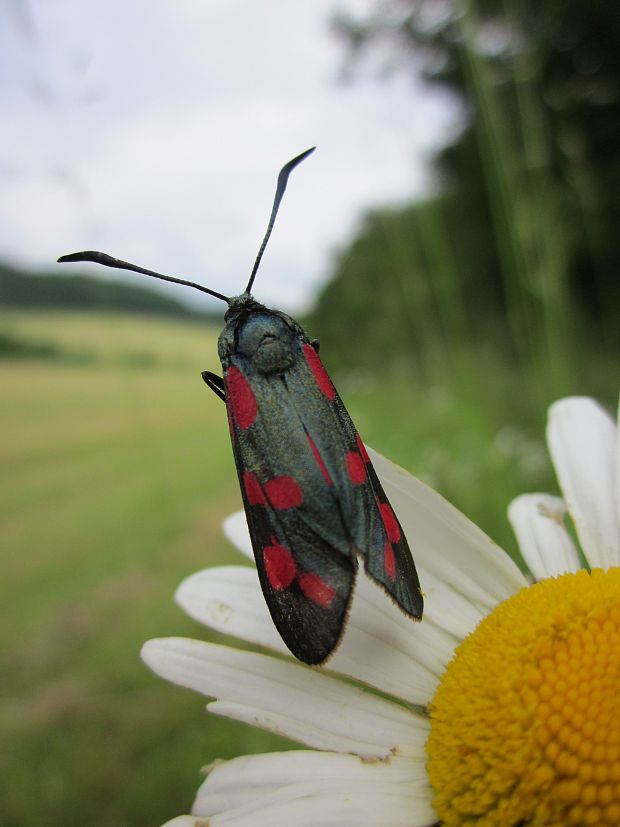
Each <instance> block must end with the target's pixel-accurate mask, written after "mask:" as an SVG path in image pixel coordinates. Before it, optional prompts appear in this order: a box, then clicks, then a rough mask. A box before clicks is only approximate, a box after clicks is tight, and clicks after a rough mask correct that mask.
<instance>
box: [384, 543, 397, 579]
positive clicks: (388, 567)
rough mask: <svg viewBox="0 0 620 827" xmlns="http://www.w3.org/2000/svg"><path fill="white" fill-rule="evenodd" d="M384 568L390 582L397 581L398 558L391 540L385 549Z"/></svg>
mask: <svg viewBox="0 0 620 827" xmlns="http://www.w3.org/2000/svg"><path fill="white" fill-rule="evenodd" d="M383 567H384V568H385V573H386V574H387V576H388V577H389V578H390V580H396V558H395V557H394V549H393V548H392V544H391V543H390V541H389V540H388V542H387V543H386V544H385V548H384V549H383Z"/></svg>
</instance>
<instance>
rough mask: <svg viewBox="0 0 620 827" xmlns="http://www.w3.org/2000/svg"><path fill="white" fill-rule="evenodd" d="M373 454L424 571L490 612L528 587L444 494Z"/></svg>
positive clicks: (502, 556) (502, 555)
mask: <svg viewBox="0 0 620 827" xmlns="http://www.w3.org/2000/svg"><path fill="white" fill-rule="evenodd" d="M368 453H369V454H370V457H371V459H372V462H373V465H374V467H375V470H376V472H377V474H378V475H379V478H380V480H381V483H382V485H383V487H384V489H385V493H386V494H387V496H388V498H389V500H390V502H391V504H392V506H393V507H394V510H395V511H396V514H397V516H398V519H399V520H400V522H401V524H402V526H403V529H404V531H405V534H406V535H407V539H408V541H409V545H410V546H411V550H412V553H413V557H414V560H415V561H416V564H418V563H419V566H420V568H421V569H423V570H424V569H425V570H426V571H428V572H430V573H431V574H433V575H435V577H437V578H438V579H439V580H441V581H442V582H443V583H444V584H446V585H447V586H450V587H452V588H453V589H454V590H455V592H457V593H458V594H461V595H463V596H464V597H466V598H467V599H468V600H469V601H471V603H473V604H474V606H479V607H480V608H481V609H483V610H484V611H485V614H486V612H487V611H489V610H490V609H493V608H494V607H495V606H496V605H497V604H498V603H500V602H501V601H502V600H506V599H507V598H508V597H510V596H511V595H512V594H514V593H515V592H516V591H518V589H520V588H521V587H522V586H526V585H527V581H526V579H525V577H524V575H523V574H522V573H521V572H520V571H519V568H518V566H517V565H516V563H514V561H513V560H511V559H510V557H509V556H508V555H507V554H506V553H505V552H504V551H503V550H502V549H501V548H500V547H499V546H498V545H496V544H495V543H494V542H493V541H492V540H491V539H490V538H489V537H487V535H486V534H485V533H484V532H483V531H481V530H480V529H479V528H478V526H476V525H475V524H474V523H472V522H471V520H468V519H467V517H465V515H463V514H461V512H460V511H458V509H456V508H455V507H454V506H453V505H451V504H450V503H449V502H448V501H447V500H445V499H444V498H443V497H442V496H441V495H440V494H438V493H437V492H436V491H433V489H432V488H429V487H428V486H427V485H424V483H423V482H420V480H418V479H416V478H415V477H412V476H411V474H408V473H407V472H406V471H404V470H403V469H402V468H399V467H398V466H397V465H394V464H393V463H391V462H390V461H389V460H387V459H385V457H382V456H381V454H378V453H377V452H376V451H373V450H371V449H369V451H368ZM422 588H423V589H425V588H426V587H425V584H424V583H422Z"/></svg>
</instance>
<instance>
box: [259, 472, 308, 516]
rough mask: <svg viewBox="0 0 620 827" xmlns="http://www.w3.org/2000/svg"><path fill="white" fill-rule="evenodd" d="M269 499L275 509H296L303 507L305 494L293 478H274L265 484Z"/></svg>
mask: <svg viewBox="0 0 620 827" xmlns="http://www.w3.org/2000/svg"><path fill="white" fill-rule="evenodd" d="M265 491H266V493H267V499H268V500H269V502H270V503H271V505H272V506H273V507H274V508H277V509H278V510H282V509H284V508H296V507H297V506H298V505H301V503H302V502H303V499H304V494H303V491H302V490H301V488H300V487H299V485H297V483H296V482H295V480H294V479H293V478H292V477H274V478H273V479H272V480H269V481H268V482H266V483H265Z"/></svg>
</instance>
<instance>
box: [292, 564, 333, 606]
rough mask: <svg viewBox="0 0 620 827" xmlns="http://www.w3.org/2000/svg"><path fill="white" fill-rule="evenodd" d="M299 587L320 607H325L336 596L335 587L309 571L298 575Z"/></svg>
mask: <svg viewBox="0 0 620 827" xmlns="http://www.w3.org/2000/svg"><path fill="white" fill-rule="evenodd" d="M298 582H299V588H300V589H301V590H302V592H303V593H304V594H305V595H306V597H307V598H308V599H309V600H312V602H313V603H316V605H317V606H320V607H321V608H322V609H327V608H329V606H330V605H331V603H332V600H333V599H334V597H335V596H336V589H334V588H333V586H330V585H329V583H326V582H325V580H323V578H322V577H319V575H318V574H314V573H313V572H311V571H308V572H306V573H305V574H300V575H299V581H298Z"/></svg>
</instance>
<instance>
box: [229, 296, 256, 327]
mask: <svg viewBox="0 0 620 827" xmlns="http://www.w3.org/2000/svg"><path fill="white" fill-rule="evenodd" d="M261 310H265V307H264V305H262V304H261V303H260V302H257V301H256V299H255V298H254V297H253V296H250V294H249V293H242V294H241V295H240V296H232V298H230V299H228V310H227V311H226V313H225V314H224V321H225V322H227V323H228V322H238V321H240V320H241V319H242V318H243V317H245V316H248V315H251V314H252V313H256V312H260V311H261Z"/></svg>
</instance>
